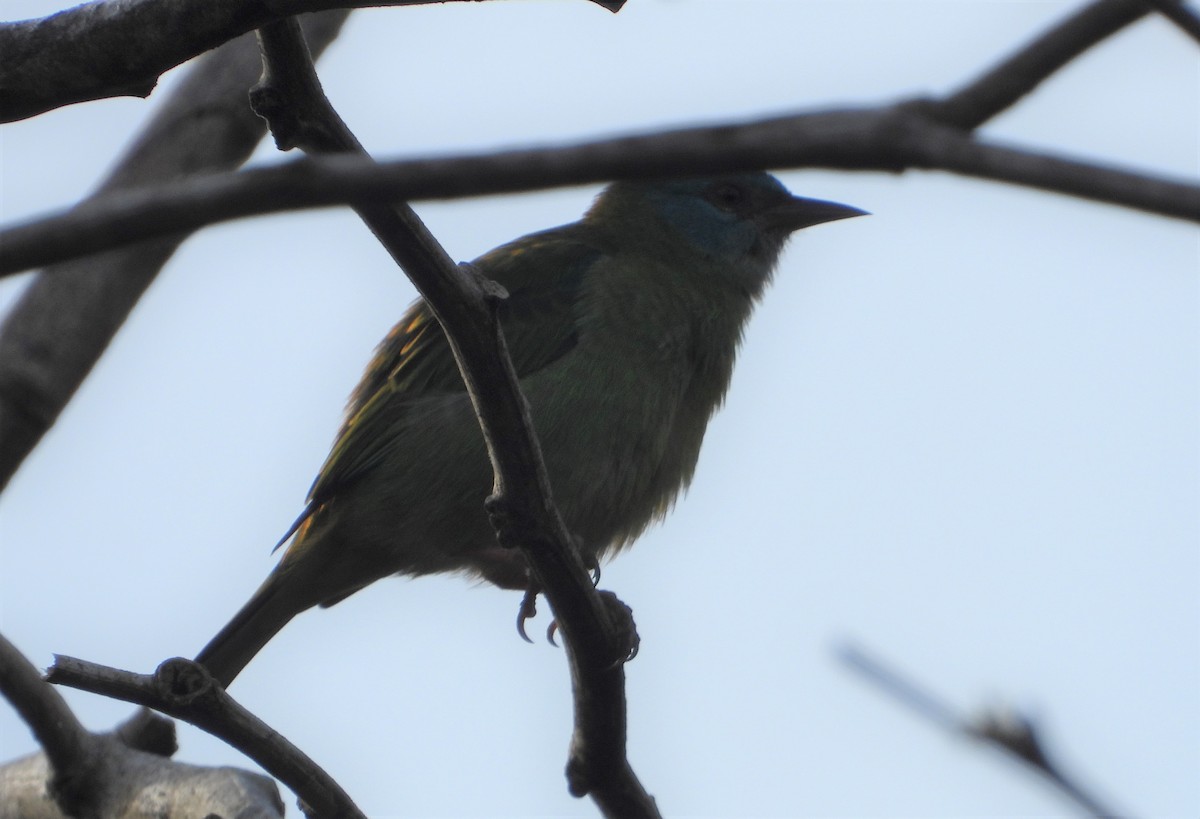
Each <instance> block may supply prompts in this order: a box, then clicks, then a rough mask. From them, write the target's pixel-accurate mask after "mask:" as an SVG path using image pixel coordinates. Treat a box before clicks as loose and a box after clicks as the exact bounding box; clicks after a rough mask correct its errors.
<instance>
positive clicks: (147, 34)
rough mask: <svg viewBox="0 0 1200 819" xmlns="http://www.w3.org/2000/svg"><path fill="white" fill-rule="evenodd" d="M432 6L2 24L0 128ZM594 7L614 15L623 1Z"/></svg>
mask: <svg viewBox="0 0 1200 819" xmlns="http://www.w3.org/2000/svg"><path fill="white" fill-rule="evenodd" d="M464 1H465V0H458V2H464ZM435 2H447V0H172V2H170V3H164V2H162V0H125V1H124V2H120V3H111V2H109V3H105V2H92V3H86V4H84V5H81V6H76V7H74V8H71V9H68V10H66V11H61V12H59V13H58V14H53V15H51V16H49V17H46V18H43V19H40V20H22V21H19V22H14V23H0V122H12V121H14V120H18V119H25V118H26V117H32V116H36V115H37V114H40V113H43V112H45V111H49V110H51V109H54V108H59V107H61V106H63V105H70V104H71V103H76V102H84V101H86V100H96V99H103V98H105V97H119V96H136V97H146V96H149V95H150V92H151V91H153V90H154V86H155V84H156V83H157V82H158V78H159V76H160V75H161V74H162V73H163V72H165V71H167V70H168V69H171V68H174V67H175V66H177V65H179V64H181V63H183V62H186V61H187V60H190V59H191V58H192V57H195V56H196V55H198V54H203V53H204V52H205V51H208V50H209V49H212V48H216V47H217V46H219V45H221V44H222V43H224V42H226V41H228V40H232V39H233V38H235V37H237V36H239V35H242V34H245V33H247V32H249V31H253V30H254V29H256V28H258V27H260V26H264V25H266V24H268V23H270V22H272V21H275V20H281V19H284V18H287V17H289V16H291V15H295V14H300V13H302V12H315V11H327V10H331V9H349V8H358V7H363V6H413V5H424V4H428V3H435ZM592 2H594V3H596V4H598V5H600V6H602V7H604V8H607V9H608V10H609V11H613V12H616V11H618V10H619V9H620V8H621V6H622V5H623V4H624V2H625V0H592Z"/></svg>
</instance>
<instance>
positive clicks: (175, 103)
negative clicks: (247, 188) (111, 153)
mask: <svg viewBox="0 0 1200 819" xmlns="http://www.w3.org/2000/svg"><path fill="white" fill-rule="evenodd" d="M161 5H166V6H169V5H171V4H169V3H166V4H161ZM346 14H347V13H346V12H330V13H327V14H320V15H313V16H311V17H310V18H308V20H307V21H306V24H307V25H308V28H309V31H310V34H311V36H312V38H313V43H314V48H315V49H318V50H323V49H324V47H325V46H326V45H328V44H329V43H330V42H331V41H332V40H333V38H334V37H336V36H337V33H338V30H339V29H340V28H341V25H342V23H343V22H344V21H345V19H346ZM260 72H261V60H260V58H259V55H258V48H257V46H256V45H255V43H254V40H253V38H249V37H247V38H244V39H242V40H235V41H234V42H231V43H228V44H227V45H224V46H222V47H221V48H219V49H217V50H216V51H214V52H213V53H211V54H209V55H207V56H205V57H204V58H203V59H202V60H200V61H199V62H197V64H196V65H195V67H194V68H193V69H192V70H191V72H190V73H189V74H188V76H187V77H186V78H185V79H184V80H183V82H181V83H180V85H179V86H178V87H177V88H176V90H175V91H174V92H173V93H172V95H171V96H170V97H169V98H168V99H167V100H165V101H164V104H163V105H162V106H161V107H160V108H159V110H158V112H157V113H156V114H155V116H154V117H153V119H152V120H151V121H150V123H149V124H148V125H146V127H145V128H144V129H143V131H142V133H141V134H140V135H139V136H138V137H137V138H136V139H135V140H134V143H133V145H132V146H131V147H130V148H129V150H128V151H127V153H126V155H125V156H124V157H123V158H122V159H121V160H120V161H119V162H118V164H117V166H116V167H115V168H114V170H113V171H112V172H111V173H110V175H109V177H108V179H106V180H105V181H104V183H103V184H101V186H100V188H99V190H98V191H97V192H96V194H94V196H93V198H94V199H97V200H99V201H107V199H108V197H111V196H119V195H121V192H122V191H127V190H129V189H131V188H136V187H139V186H142V185H157V184H166V185H178V184H180V180H181V179H184V178H185V177H187V176H189V175H191V174H196V173H202V172H212V171H219V170H225V169H229V168H235V167H237V166H238V165H240V164H241V163H242V162H244V161H245V160H246V158H247V157H249V156H250V154H251V152H253V150H254V146H255V145H256V144H257V143H258V141H259V140H260V139H261V138H262V135H263V133H264V132H265V126H264V124H263V122H262V120H260V119H259V118H258V117H256V116H255V115H254V112H253V111H251V110H250V106H249V105H248V104H247V103H246V96H245V95H246V92H247V89H249V88H250V86H251V85H253V83H254V82H255V80H257V79H258V76H259V74H260ZM180 123H186V125H187V127H180ZM88 207H89V206H88V204H87V203H86V202H85V203H84V204H82V205H80V206H79V208H80V209H82V210H83V211H86V210H88ZM156 238H157V241H155V242H153V243H146V244H137V245H134V244H130V243H121V245H122V246H121V247H120V248H119V249H113V248H116V247H117V246H116V245H108V246H107V248H105V249H110V250H111V252H109V253H106V254H105V255H103V256H96V257H87V258H76V259H74V260H73V261H69V262H64V260H65V259H67V258H71V257H59V258H58V259H55V260H46V261H44V262H39V264H51V263H53V262H64V263H60V264H55V266H53V267H49V268H47V269H45V270H43V271H42V272H41V274H40V275H38V276H37V278H35V279H34V281H33V282H32V283H31V284H30V286H29V287H28V288H27V289H26V290H25V292H24V293H23V294H22V295H21V298H20V300H19V301H18V302H17V304H16V306H14V307H13V308H12V310H11V311H10V312H9V314H8V315H7V316H6V317H5V319H4V321H3V323H2V324H0V490H2V489H3V488H4V486H5V485H6V484H7V483H8V481H9V479H10V478H11V477H12V476H13V474H14V473H15V472H16V470H17V468H18V467H19V466H20V465H21V462H22V461H23V460H24V459H25V457H26V456H27V455H28V454H29V453H30V452H31V451H32V450H33V448H34V446H36V445H37V443H38V441H40V440H41V438H42V435H44V434H45V432H46V430H48V429H49V428H50V426H51V425H53V423H54V421H55V420H56V419H57V418H58V415H59V413H60V412H61V411H62V409H63V407H65V406H66V404H67V402H68V401H69V400H70V399H71V396H72V395H74V394H75V390H76V389H77V388H78V387H79V385H80V384H81V383H82V382H83V379H84V378H86V377H87V374H88V373H89V372H90V371H91V369H92V366H93V365H94V364H95V363H96V361H97V360H98V359H99V358H100V356H101V354H103V352H104V350H105V348H107V346H108V343H109V341H111V340H112V337H113V336H114V335H115V334H116V332H117V330H118V329H120V327H121V324H122V323H123V322H124V321H125V318H126V316H128V314H129V311H130V310H132V309H133V307H134V305H135V304H137V302H138V299H139V298H141V295H142V293H143V292H145V290H146V288H147V287H149V286H150V283H151V282H153V281H154V278H155V277H156V276H157V275H158V272H159V270H161V269H162V267H163V265H165V264H166V262H167V260H168V259H170V258H171V255H172V254H173V253H174V252H175V250H176V248H177V247H178V246H179V244H180V243H181V242H182V241H183V240H184V238H186V232H183V233H179V234H178V235H172V236H166V235H164V234H159V235H158V237H156Z"/></svg>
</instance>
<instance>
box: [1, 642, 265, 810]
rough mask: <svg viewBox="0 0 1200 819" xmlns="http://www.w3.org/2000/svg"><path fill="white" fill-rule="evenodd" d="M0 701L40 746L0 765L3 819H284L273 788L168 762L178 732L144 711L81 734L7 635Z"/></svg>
mask: <svg viewBox="0 0 1200 819" xmlns="http://www.w3.org/2000/svg"><path fill="white" fill-rule="evenodd" d="M0 694H3V695H4V696H5V697H6V698H7V699H8V700H9V701H10V702H11V703H12V704H13V706H14V707H15V708H16V709H17V712H18V713H19V714H20V715H21V717H22V718H23V719H24V720H25V722H26V723H27V724H28V725H29V727H30V728H31V729H32V730H33V733H34V736H36V737H37V740H38V742H39V743H40V744H41V746H42V753H40V754H32V755H30V756H27V757H23V758H21V759H17V760H13V761H12V762H9V763H7V764H5V765H0V816H20V817H23V819H43V817H44V819H62V817H66V816H78V817H107V816H146V815H159V814H161V813H163V808H164V805H169V806H170V807H171V808H172V809H173V810H174V812H175V813H177V814H180V815H184V814H186V815H189V816H208V815H213V814H219V815H225V816H246V817H250V816H255V817H261V819H266V818H267V817H275V819H279V817H282V816H283V803H282V802H281V801H280V799H279V791H278V789H277V788H276V786H275V783H274V782H273V781H272V780H270V779H269V778H267V777H265V776H262V775H261V774H256V773H251V772H249V771H242V770H238V769H236V768H205V767H201V766H197V765H187V764H184V763H179V762H174V761H172V760H171V759H170V757H171V755H172V754H174V753H175V749H176V744H175V726H174V724H173V723H171V722H170V721H168V720H166V719H164V718H162V717H160V716H158V715H156V714H152V713H150V712H149V711H145V710H140V711H138V712H137V713H136V714H134V716H133V717H132V718H130V719H129V720H126V721H125V722H124V723H122V724H121V725H119V726H118V727H117V728H116V730H114V731H112V732H110V733H103V734H93V733H91V732H89V731H87V730H86V729H85V728H84V727H83V726H82V725H81V724H80V723H79V721H78V720H77V719H76V718H75V715H74V714H73V713H72V712H71V709H70V708H68V707H67V704H66V703H65V702H64V701H63V698H62V697H61V696H60V695H59V693H58V692H57V691H55V690H54V688H53V687H52V686H50V685H47V684H46V682H45V681H44V680H43V679H42V677H41V675H40V674H39V673H38V671H37V669H35V668H34V667H33V666H32V665H31V664H30V663H29V661H28V660H26V659H25V658H24V657H23V656H22V655H21V653H20V652H19V651H17V650H16V648H15V647H13V645H12V644H11V643H9V642H8V641H7V640H5V639H4V638H3V637H0Z"/></svg>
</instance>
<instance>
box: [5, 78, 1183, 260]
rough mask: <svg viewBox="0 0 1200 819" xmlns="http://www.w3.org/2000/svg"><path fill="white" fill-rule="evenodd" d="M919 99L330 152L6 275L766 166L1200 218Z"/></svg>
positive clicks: (94, 208)
mask: <svg viewBox="0 0 1200 819" xmlns="http://www.w3.org/2000/svg"><path fill="white" fill-rule="evenodd" d="M923 105H924V103H921V102H918V103H913V104H902V105H898V106H891V107H887V108H878V109H859V110H843V111H826V112H817V113H810V114H796V115H792V116H787V117H780V118H777V119H770V120H760V121H757V122H752V123H748V124H745V125H736V126H735V125H726V126H716V127H705V128H690V129H683V130H678V131H669V132H664V133H659V134H650V135H645V136H631V137H624V138H620V139H612V140H603V141H599V142H588V143H581V144H577V145H569V146H565V147H561V148H546V149H528V150H518V151H507V152H501V153H494V154H483V155H462V156H453V157H439V158H435V159H414V160H403V161H396V162H385V163H378V164H376V163H374V162H370V161H366V160H363V159H361V158H358V157H347V156H328V157H317V158H311V159H305V160H300V161H297V162H293V163H289V164H286V165H282V166H277V167H272V168H259V169H251V170H246V171H242V172H239V173H233V174H214V175H210V176H205V177H196V178H193V179H190V180H188V181H187V183H186V184H177V185H173V186H165V185H164V186H156V187H147V188H142V189H140V190H137V191H129V192H122V193H120V194H113V195H111V196H107V197H104V198H103V199H97V200H95V201H91V202H88V203H85V204H84V205H82V206H80V207H78V208H76V209H74V210H72V211H70V212H67V213H62V214H58V215H55V216H49V217H45V218H43V219H40V220H36V221H33V222H30V223H27V224H24V225H18V226H16V227H11V228H7V229H5V230H3V231H0V275H8V274H11V273H15V272H19V271H21V270H24V269H27V268H29V267H33V266H35V265H38V264H45V263H48V262H52V261H58V260H60V259H64V258H69V257H71V256H76V255H80V254H84V253H93V252H96V251H99V250H104V249H108V248H112V247H116V246H119V245H121V244H125V243H128V242H132V241H141V240H145V239H149V238H153V237H159V236H165V235H170V234H172V233H175V232H178V231H192V230H196V229H198V228H200V227H203V226H204V225H207V224H214V223H217V222H222V221H227V220H231V219H238V218H242V217H246V216H252V215H259V214H263V213H270V212H274V211H279V210H289V209H302V208H314V207H327V206H330V205H335V204H339V203H351V204H356V203H359V204H361V203H368V202H387V201H394V200H396V199H403V200H406V201H412V200H420V199H447V198H454V197H460V196H473V195H483V194H496V193H512V192H516V191H527V190H535V189H539V188H548V187H554V186H564V185H578V184H584V183H589V182H600V181H606V180H611V179H619V178H629V177H638V176H649V175H655V176H659V175H661V176H667V175H672V174H679V175H683V174H689V173H718V172H728V171H738V170H749V169H757V168H764V167H768V168H801V167H812V168H838V169H842V170H857V171H884V172H889V173H897V172H900V171H902V170H905V169H924V170H948V171H953V172H955V173H959V174H963V175H967V176H975V177H979V178H984V179H992V180H997V181H1003V182H1010V183H1014V184H1020V185H1025V186H1029V187H1034V188H1039V189H1042V190H1047V191H1054V192H1058V193H1066V194H1070V195H1073V196H1078V197H1082V198H1086V199H1092V200H1095V201H1100V202H1107V203H1110V204H1115V205H1122V206H1125V207H1130V208H1135V209H1138V210H1144V211H1147V212H1150V213H1157V214H1160V215H1163V216H1171V217H1174V218H1178V219H1185V220H1188V221H1193V222H1195V221H1200V186H1196V185H1192V184H1187V183H1185V182H1178V181H1173V180H1168V179H1162V178H1157V177H1154V176H1150V175H1148V174H1141V173H1135V172H1130V171H1123V170H1117V169H1115V168H1111V167H1106V166H1103V165H1096V164H1093V163H1087V162H1080V161H1077V160H1071V159H1065V158H1059V157H1050V156H1046V155H1043V154H1039V153H1034V152H1030V151H1023V150H1020V149H1017V148H1010V147H1001V146H999V145H993V144H989V143H986V142H983V141H980V140H975V139H972V138H971V137H969V136H968V135H966V134H964V133H963V132H962V131H959V130H958V129H956V128H951V127H948V126H945V125H939V124H937V123H936V122H930V121H929V120H928V119H926V118H925V117H923V116H921V113H920V110H921V108H922V106H923Z"/></svg>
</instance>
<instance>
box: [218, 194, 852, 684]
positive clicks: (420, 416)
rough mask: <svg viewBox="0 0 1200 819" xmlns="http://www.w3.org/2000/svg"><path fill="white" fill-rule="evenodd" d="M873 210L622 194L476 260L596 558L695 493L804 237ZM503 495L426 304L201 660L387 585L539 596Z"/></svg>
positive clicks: (246, 655) (570, 519) (559, 481)
mask: <svg viewBox="0 0 1200 819" xmlns="http://www.w3.org/2000/svg"><path fill="white" fill-rule="evenodd" d="M860 213H861V211H858V210H855V209H853V208H847V207H846V206H843V205H836V204H833V203H828V202H821V201H817V200H806V199H799V198H796V197H793V196H792V195H791V194H789V193H788V192H787V191H786V190H785V189H784V188H783V186H782V185H780V184H779V183H778V181H776V180H775V179H774V178H773V177H771V176H768V175H767V174H747V175H741V176H732V177H724V178H719V179H690V180H676V181H666V182H645V183H637V182H624V183H616V184H614V185H612V186H610V187H609V188H608V189H606V190H605V192H604V193H603V194H601V196H600V197H598V198H597V201H596V203H595V205H594V206H593V207H592V209H591V210H590V211H589V212H588V214H587V215H586V216H585V217H584V219H583V220H581V221H580V222H576V223H574V224H571V225H566V226H563V227H560V228H555V229H552V230H547V231H543V232H540V233H535V234H531V235H529V236H526V237H523V238H521V239H518V240H516V241H514V242H511V243H509V244H507V245H503V246H501V247H499V248H497V249H496V250H493V251H491V252H490V253H488V254H486V255H484V256H483V257H481V258H479V259H478V260H476V261H475V265H476V266H477V267H479V268H480V269H481V270H482V272H483V273H484V274H485V275H487V276H489V277H490V278H492V279H494V280H495V281H497V282H498V283H499V284H501V285H503V286H504V288H505V289H506V290H507V291H508V293H509V297H508V299H506V300H505V301H504V302H502V304H501V306H500V317H501V323H502V325H503V327H504V332H505V338H506V341H507V344H508V348H509V353H510V355H511V357H512V360H513V364H514V366H515V368H516V371H517V374H518V376H519V377H520V379H521V386H522V390H523V392H524V393H525V397H526V399H527V400H528V401H529V404H530V410H531V414H532V416H533V420H534V425H535V427H536V430H537V433H538V436H539V438H540V440H541V443H542V450H543V453H544V456H545V459H546V466H547V470H548V472H549V475H550V479H551V484H552V486H553V489H554V493H555V499H556V501H557V503H558V505H559V508H560V511H561V512H562V515H563V519H564V521H565V522H566V523H567V525H568V527H569V528H570V530H571V532H572V534H573V535H574V536H575V537H576V539H577V542H578V543H579V545H580V547H581V549H583V551H584V552H585V555H587V556H589V557H591V558H594V559H599V558H602V557H603V556H604V555H605V554H606V553H608V552H611V551H613V550H615V549H619V548H621V547H622V546H625V545H627V544H628V543H629V542H630V541H631V540H633V539H634V538H635V537H637V535H638V534H640V533H641V531H642V530H643V529H644V528H645V527H646V526H647V525H648V524H649V523H650V522H652V521H653V520H655V519H657V518H658V517H661V516H662V515H663V514H664V513H665V512H666V511H667V509H669V507H670V505H671V503H672V502H673V501H674V499H675V497H676V495H677V494H678V492H679V491H680V490H681V489H682V488H684V487H686V486H687V484H688V483H689V482H690V480H691V477H692V473H693V471H694V469H695V465H696V459H697V457H698V455H699V451H700V444H701V442H702V440H703V437H704V430H705V427H706V425H707V423H708V420H709V418H710V417H711V416H712V413H713V412H714V411H715V410H716V409H717V407H719V405H720V403H721V401H722V399H723V397H724V394H725V390H726V388H727V387H728V385H729V379H730V376H731V374H732V370H733V360H734V354H735V352H736V349H737V346H738V343H739V341H740V339H741V334H742V329H743V327H744V325H745V322H746V320H747V319H748V318H749V315H750V312H751V310H752V308H753V304H754V301H755V300H756V299H757V298H758V297H759V296H760V295H761V293H762V290H763V288H764V287H765V285H766V283H767V282H768V280H769V278H770V276H771V273H772V271H773V269H774V267H775V264H776V261H777V260H778V256H779V253H780V251H781V249H782V247H783V244H784V242H785V240H786V239H787V237H788V235H789V234H790V233H791V232H792V231H794V230H796V229H798V228H801V227H806V226H808V225H812V224H818V223H820V222H826V221H831V220H834V219H841V218H846V217H848V216H855V215H858V214H860ZM490 487H491V470H490V465H489V464H488V462H487V457H486V452H485V449H484V445H483V441H482V436H481V434H480V432H479V429H478V426H477V423H476V421H475V416H474V411H473V409H472V407H471V405H470V401H469V399H468V397H467V395H466V390H465V388H464V387H463V385H462V382H461V379H460V377H459V374H458V369H457V366H456V365H455V362H454V359H453V356H452V355H451V352H450V348H449V344H448V342H447V341H446V338H445V336H444V335H443V333H442V331H441V328H440V326H439V325H438V324H437V322H436V320H435V319H434V318H433V317H432V315H431V313H430V312H429V310H428V308H427V307H426V306H425V305H424V304H423V303H422V302H418V303H417V304H415V305H414V306H413V307H411V308H410V309H409V310H408V312H406V313H405V315H404V317H403V318H401V320H400V322H399V323H398V324H397V325H396V327H395V328H394V329H393V330H392V331H391V333H389V334H388V336H387V337H386V338H385V339H384V341H383V342H382V343H381V344H380V346H379V349H378V350H377V351H376V355H375V357H374V358H373V360H372V361H371V363H370V364H369V365H368V367H367V370H366V373H365V374H364V376H363V379H362V381H361V382H360V384H359V386H358V388H357V389H356V390H355V391H354V393H353V395H352V396H351V399H350V404H349V407H348V409H347V414H346V420H345V422H344V423H343V425H342V428H341V430H340V431H339V433H338V436H337V439H336V441H335V443H334V446H333V449H332V451H331V453H330V455H329V458H328V459H327V460H326V462H325V465H324V466H323V467H322V469H321V471H320V473H319V475H318V476H317V479H316V481H315V482H314V484H313V487H312V490H311V492H310V497H309V503H308V505H307V507H306V509H305V511H304V513H303V514H302V515H301V517H300V519H299V520H298V521H297V522H296V524H295V525H294V526H293V527H292V529H291V530H289V532H288V536H292V535H294V537H293V539H292V542H291V545H290V546H289V547H288V549H287V550H286V551H285V553H284V555H283V558H282V559H281V560H280V563H279V565H278V566H277V567H276V569H275V571H274V572H272V573H271V575H270V576H269V577H268V578H267V580H266V582H265V583H264V584H263V585H262V586H261V587H260V589H259V590H258V592H256V594H255V596H254V597H253V598H252V599H251V601H250V602H249V603H247V605H246V606H245V607H244V608H243V609H242V610H241V611H240V612H239V613H238V615H237V616H235V617H234V619H233V620H232V621H231V622H230V623H229V625H227V626H226V627H225V629H223V630H222V631H221V633H220V634H218V635H217V636H216V637H215V638H214V639H213V641H212V642H210V643H209V645H208V646H206V647H205V648H204V650H203V651H202V652H201V653H200V655H199V656H198V657H197V660H198V661H200V662H202V663H204V664H205V665H206V666H208V668H209V670H210V671H212V673H213V674H214V675H215V676H217V678H218V679H220V680H222V681H223V682H225V683H228V682H229V681H231V680H232V679H233V678H234V677H235V676H236V675H237V673H238V672H239V671H240V670H241V668H242V667H243V666H244V665H245V663H247V662H248V661H249V660H250V659H251V658H252V657H253V656H254V654H255V653H257V651H258V650H259V649H260V648H261V647H262V646H263V645H264V644H265V643H266V642H267V641H268V640H269V639H270V638H271V636H273V635H274V634H275V633H276V632H277V631H278V630H279V629H280V628H282V627H283V625H285V624H286V623H287V622H288V620H290V619H291V618H292V617H293V616H294V615H296V614H297V613H299V612H300V611H303V610H305V609H307V608H309V607H311V606H314V605H330V604H332V603H334V602H337V601H338V600H340V599H342V598H344V597H346V596H347V595H349V594H352V593H353V592H354V591H356V590H357V589H360V588H362V587H363V586H366V585H368V584H370V583H372V582H373V581H375V580H377V579H379V578H381V577H384V576H387V575H389V574H397V573H399V574H409V575H420V574H429V573H432V572H464V573H467V574H474V575H476V576H479V577H482V578H484V579H486V580H489V581H491V582H492V583H495V584H496V585H499V586H502V587H505V588H516V589H523V588H525V587H526V586H527V585H528V582H529V581H528V576H527V571H526V567H525V563H524V558H523V557H522V556H521V555H520V554H519V553H518V552H516V551H511V550H504V549H501V548H500V547H499V546H498V545H497V544H496V542H495V539H494V536H493V534H492V531H491V528H490V526H489V524H488V521H487V516H486V514H485V513H484V510H483V500H484V498H485V497H486V496H487V494H488V493H489V491H490ZM284 540H285V541H286V540H287V536H285V539H284Z"/></svg>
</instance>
